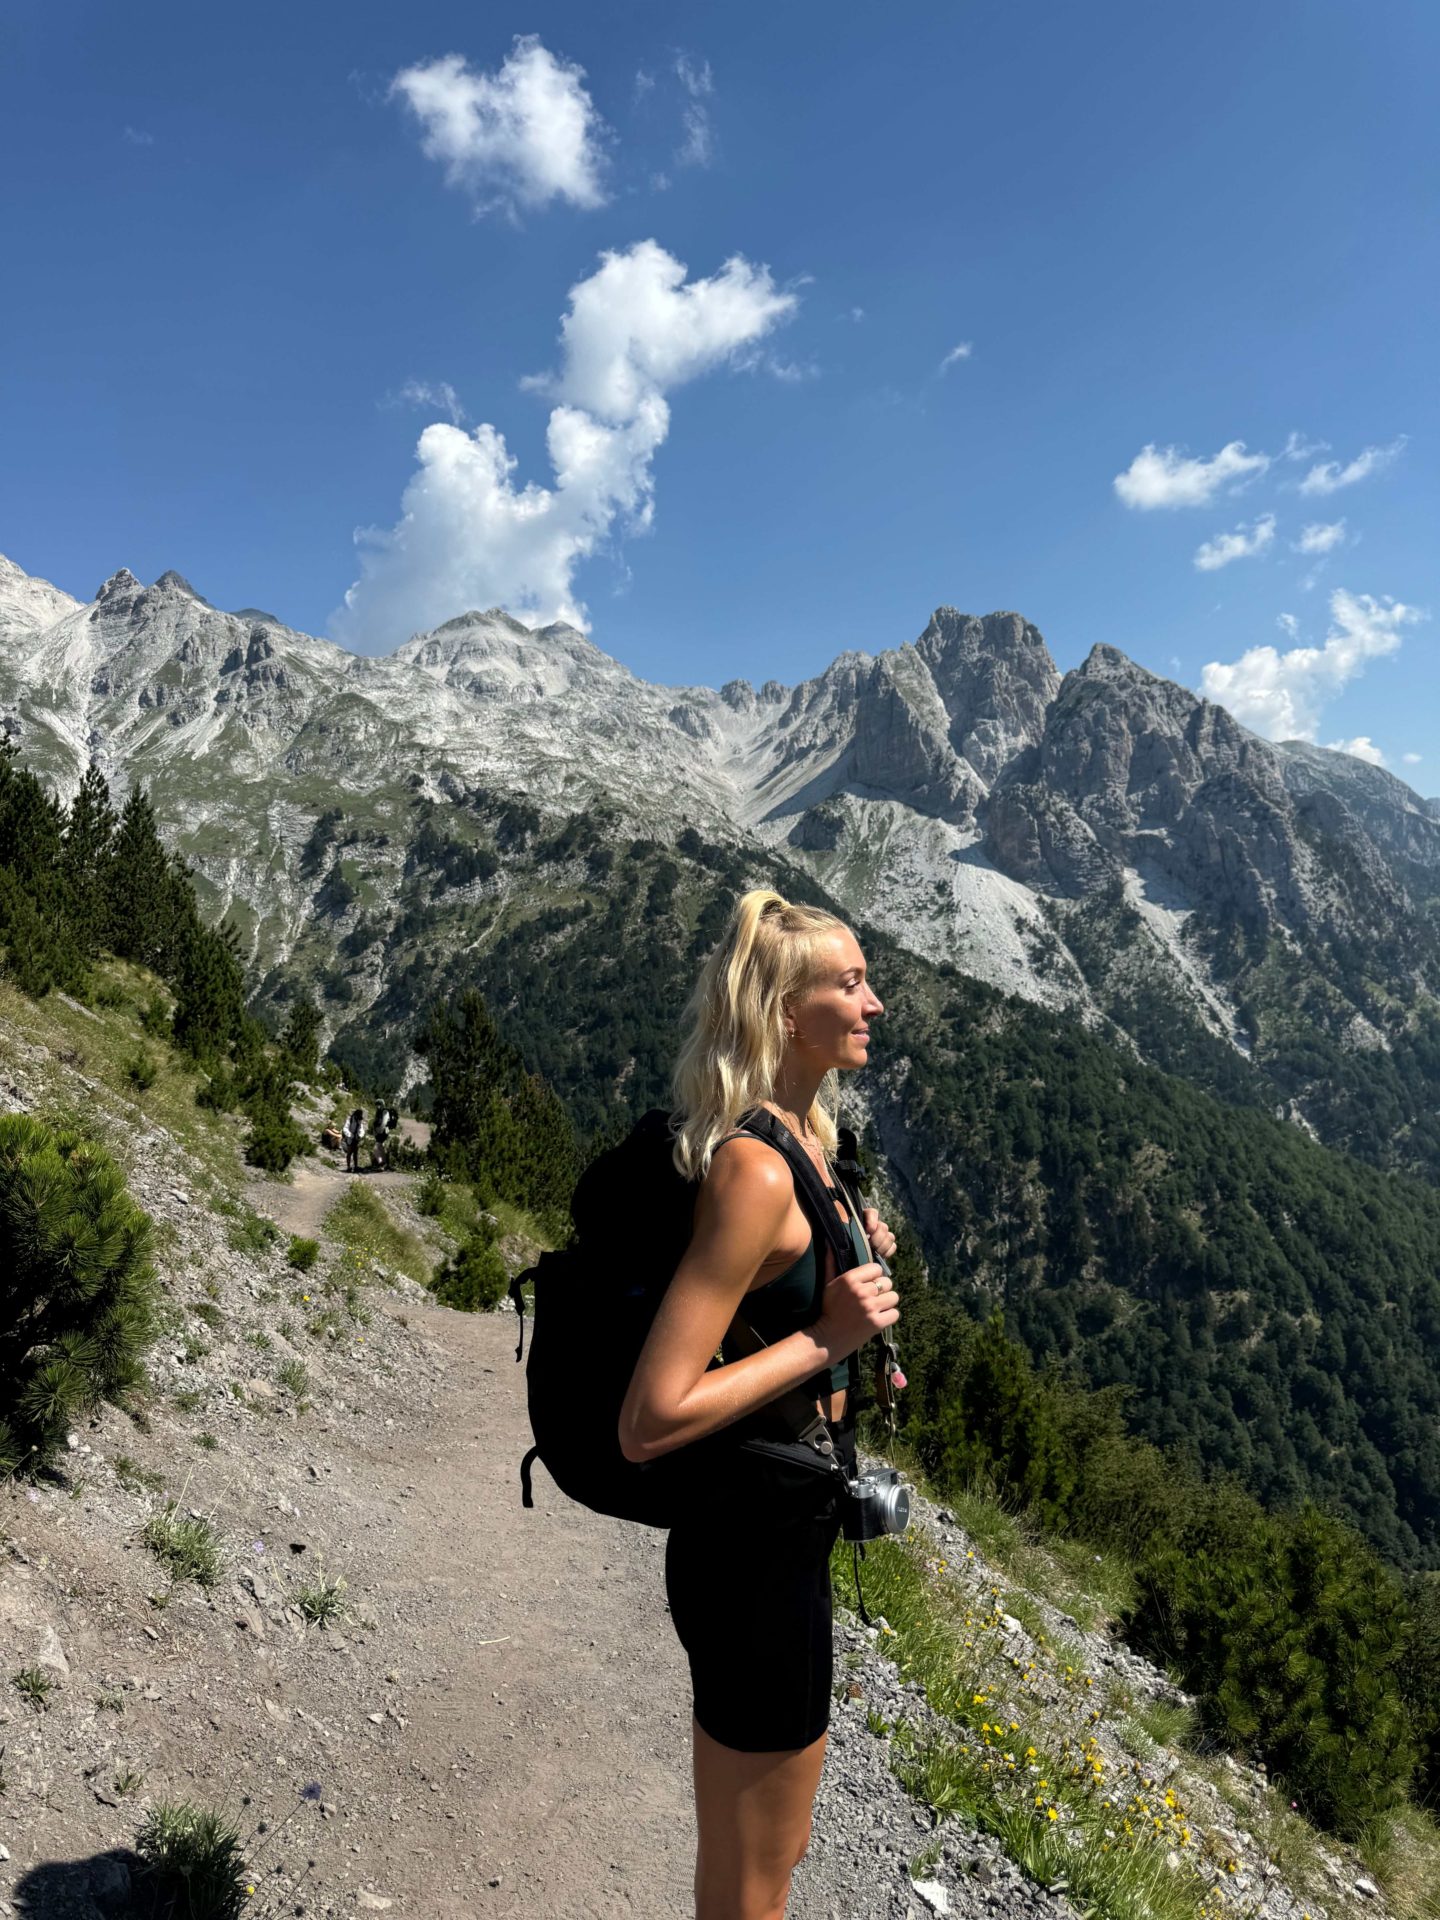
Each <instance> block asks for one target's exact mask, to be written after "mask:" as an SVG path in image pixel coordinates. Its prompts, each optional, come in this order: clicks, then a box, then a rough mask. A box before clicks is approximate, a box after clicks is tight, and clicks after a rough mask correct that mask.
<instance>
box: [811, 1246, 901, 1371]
mask: <svg viewBox="0 0 1440 1920" xmlns="http://www.w3.org/2000/svg"><path fill="white" fill-rule="evenodd" d="M899 1318H900V1296H899V1294H898V1293H897V1292H896V1291H895V1289H894V1287H893V1286H892V1285H891V1283H890V1276H889V1275H888V1274H887V1273H885V1272H884V1271H883V1270H882V1269H881V1268H880V1266H879V1265H877V1263H876V1262H875V1261H873V1260H867V1261H866V1263H865V1265H864V1266H863V1267H849V1268H847V1269H846V1271H845V1272H844V1273H837V1274H836V1276H835V1278H834V1279H833V1280H831V1281H829V1282H828V1283H827V1284H826V1287H825V1291H824V1293H823V1294H822V1295H821V1303H820V1317H819V1319H818V1320H817V1321H816V1322H815V1328H814V1331H815V1335H816V1337H817V1339H819V1341H820V1342H821V1344H822V1345H823V1346H824V1347H825V1349H826V1351H827V1352H828V1353H829V1355H830V1358H831V1359H832V1360H844V1359H847V1358H848V1357H849V1355H850V1354H852V1353H856V1352H858V1351H859V1349H860V1348H861V1347H863V1346H864V1345H865V1342H866V1341H867V1340H871V1339H873V1338H874V1336H875V1335H876V1334H877V1333H883V1332H884V1330H885V1328H886V1327H893V1326H894V1324H895V1322H896V1321H897V1320H898V1319H899Z"/></svg>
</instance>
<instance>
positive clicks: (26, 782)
mask: <svg viewBox="0 0 1440 1920" xmlns="http://www.w3.org/2000/svg"><path fill="white" fill-rule="evenodd" d="M63 824H64V814H63V811H62V809H61V807H60V805H59V803H58V802H57V801H56V799H55V798H54V796H53V794H50V793H48V792H47V791H46V790H45V788H44V787H42V786H41V784H40V782H39V781H38V780H37V779H36V778H35V776H34V774H32V773H29V772H27V771H25V769H24V768H22V767H21V766H20V765H19V763H18V760H17V758H16V754H15V748H14V745H13V744H12V742H11V741H10V739H9V736H8V735H6V736H5V737H4V738H3V739H0V959H3V963H4V965H5V967H6V970H7V971H8V972H9V973H10V974H12V975H13V976H14V978H15V979H16V980H17V981H18V982H19V984H20V985H21V987H22V988H23V989H24V990H25V991H26V992H27V993H31V994H35V995H37V996H38V995H40V994H44V993H48V992H49V991H50V989H51V987H52V986H61V987H68V988H69V989H71V991H73V992H79V991H81V989H82V988H83V986H84V980H85V962H84V958H83V956H82V954H81V951H80V948H79V946H78V944H77V942H76V939H75V934H74V929H73V927H72V925H71V921H70V916H69V914H68V913H67V912H66V892H65V887H64V884H63V882H62V879H61V873H60V861H61V854H62V850H63V841H62V827H63Z"/></svg>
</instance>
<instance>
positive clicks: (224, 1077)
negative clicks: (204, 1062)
mask: <svg viewBox="0 0 1440 1920" xmlns="http://www.w3.org/2000/svg"><path fill="white" fill-rule="evenodd" d="M195 1104H196V1106H197V1107H206V1108H208V1109H209V1111H210V1112H212V1113H229V1112H231V1111H232V1109H233V1108H235V1107H237V1106H238V1105H239V1104H240V1083H239V1081H238V1080H237V1079H236V1077H235V1075H234V1074H233V1073H232V1072H231V1071H230V1069H229V1068H228V1067H219V1068H217V1069H216V1071H215V1072H214V1073H212V1074H211V1076H210V1078H209V1079H208V1080H202V1081H201V1082H200V1085H199V1086H198V1087H197V1088H196V1089H195Z"/></svg>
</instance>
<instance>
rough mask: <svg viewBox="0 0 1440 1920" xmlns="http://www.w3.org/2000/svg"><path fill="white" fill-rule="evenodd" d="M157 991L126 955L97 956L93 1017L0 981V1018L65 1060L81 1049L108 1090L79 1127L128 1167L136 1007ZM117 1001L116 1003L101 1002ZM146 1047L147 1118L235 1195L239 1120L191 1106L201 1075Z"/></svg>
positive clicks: (140, 1034) (138, 1037) (138, 1031)
mask: <svg viewBox="0 0 1440 1920" xmlns="http://www.w3.org/2000/svg"><path fill="white" fill-rule="evenodd" d="M159 991H161V989H160V988H159V983H158V982H157V981H156V980H155V978H154V976H153V975H151V974H148V973H146V972H144V971H143V969H141V968H139V967H132V966H130V965H128V964H127V963H126V962H125V961H123V960H105V961H102V962H101V963H100V964H99V965H97V967H96V968H95V973H94V987H93V992H92V1000H93V1001H94V1002H95V1004H94V1006H93V1007H92V1009H91V1013H93V1015H94V1017H93V1018H92V1017H90V1014H87V1013H85V1012H77V1011H76V1010H75V1008H74V1007H70V1006H67V1005H66V1004H65V1002H64V1001H63V1000H61V998H60V997H59V995H58V994H54V993H51V994H47V995H46V997H45V998H44V999H43V1000H31V999H30V998H29V997H28V996H27V995H26V994H23V993H21V992H20V990H19V988H18V987H16V986H15V985H14V984H13V982H11V981H8V980H0V1022H4V1023H5V1024H7V1025H9V1026H11V1027H13V1028H14V1029H15V1030H16V1031H17V1032H18V1033H19V1034H20V1035H21V1037H22V1038H23V1039H25V1040H27V1041H29V1042H31V1043H32V1044H34V1045H38V1046H43V1047H46V1048H48V1049H49V1050H50V1052H51V1053H53V1054H55V1055H57V1056H59V1057H60V1058H62V1059H64V1058H66V1057H67V1056H70V1055H78V1057H79V1059H80V1061H81V1062H82V1066H81V1071H83V1072H84V1073H85V1074H86V1075H88V1076H89V1077H90V1078H92V1079H94V1080H97V1081H98V1082H99V1083H100V1086H101V1088H102V1089H103V1091H104V1093H105V1094H108V1095H110V1096H111V1098H110V1099H109V1100H105V1099H103V1098H102V1099H101V1100H100V1101H99V1102H96V1101H95V1100H93V1099H87V1102H86V1104H85V1107H84V1108H83V1109H82V1110H81V1112H80V1113H79V1114H78V1115H77V1118H78V1119H79V1120H80V1122H81V1124H82V1128H83V1130H84V1131H86V1132H88V1133H91V1134H92V1135H96V1136H97V1137H101V1138H103V1139H104V1142H105V1144H106V1145H107V1146H108V1147H110V1149H111V1151H112V1152H113V1153H114V1155H115V1157H116V1158H117V1160H118V1161H119V1163H120V1165H121V1166H122V1167H123V1168H124V1169H125V1171H126V1172H127V1173H130V1172H133V1171H134V1158H135V1152H136V1149H135V1144H134V1142H133V1140H132V1138H131V1129H130V1125H129V1117H130V1116H133V1114H134V1112H135V1108H136V1088H135V1086H134V1085H133V1084H132V1082H131V1078H130V1066H131V1063H132V1061H133V1060H134V1059H135V1056H136V1054H137V1052H139V1051H140V1050H141V1045H142V1040H143V1038H144V1035H145V1029H144V1027H143V1026H142V1024H141V1012H142V1010H143V1009H144V1008H145V1007H146V1006H147V1005H148V1004H149V1002H150V1001H151V1000H152V999H153V998H154V997H155V995H156V994H157V992H159ZM115 1000H118V1002H119V1004H118V1005H107V1004H105V1002H107V1001H115ZM150 1051H151V1053H152V1055H153V1056H154V1058H155V1059H156V1061H157V1062H158V1064H159V1072H158V1074H157V1075H156V1077H155V1079H154V1081H153V1083H152V1084H151V1085H150V1086H149V1087H148V1088H147V1089H146V1090H145V1093H144V1111H145V1117H146V1119H147V1120H148V1121H151V1122H154V1123H155V1124H157V1125H159V1126H162V1127H164V1128H165V1129H166V1131H167V1132H168V1133H170V1134H172V1135H173V1136H174V1138H175V1139H176V1140H177V1141H178V1142H179V1143H180V1145H181V1146H182V1147H184V1148H185V1149H186V1150H187V1151H188V1152H189V1153H191V1154H193V1155H194V1156H195V1158H196V1159H197V1160H198V1161H199V1163H200V1165H201V1167H202V1169H203V1171H204V1174H205V1176H206V1180H205V1182H203V1183H202V1184H208V1185H209V1186H210V1187H211V1188H212V1189H216V1190H220V1191H223V1192H225V1193H229V1194H235V1193H238V1192H239V1191H240V1189H241V1187H242V1186H243V1184H244V1177H245V1176H244V1171H243V1168H242V1167H241V1164H240V1160H239V1156H238V1154H237V1152H236V1142H237V1141H238V1140H239V1138H240V1136H241V1132H242V1126H241V1123H240V1122H239V1121H238V1120H236V1119H235V1118H234V1117H233V1116H231V1115H226V1114H217V1113H210V1112H207V1111H206V1110H205V1109H204V1108H202V1107H197V1106H196V1105H195V1089H196V1087H197V1086H198V1085H199V1083H200V1080H201V1078H202V1077H203V1076H202V1075H201V1074H199V1073H198V1072H197V1071H196V1070H195V1069H194V1068H193V1067H191V1066H190V1065H189V1064H188V1063H187V1062H186V1061H185V1060H184V1059H183V1057H182V1056H181V1055H179V1054H177V1053H175V1052H173V1051H172V1050H171V1049H170V1048H169V1047H168V1046H164V1045H159V1046H156V1045H153V1044H152V1046H151V1049H150ZM56 1111H58V1108H57V1109H56ZM46 1117H47V1118H48V1117H50V1109H49V1108H47V1109H46Z"/></svg>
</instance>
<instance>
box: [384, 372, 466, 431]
mask: <svg viewBox="0 0 1440 1920" xmlns="http://www.w3.org/2000/svg"><path fill="white" fill-rule="evenodd" d="M380 404H381V405H382V406H386V407H438V408H439V410H440V411H441V413H444V414H448V415H449V418H450V424H451V426H452V427H458V426H459V425H460V423H461V421H463V420H464V418H465V409H464V407H463V406H462V405H461V404H460V396H459V394H458V393H456V391H455V389H454V387H452V386H451V384H450V382H449V381H448V380H407V381H406V382H405V384H404V386H403V387H401V389H400V391H399V392H398V393H394V394H387V395H386V397H385V399H384V400H382V401H381V403H380Z"/></svg>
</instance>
